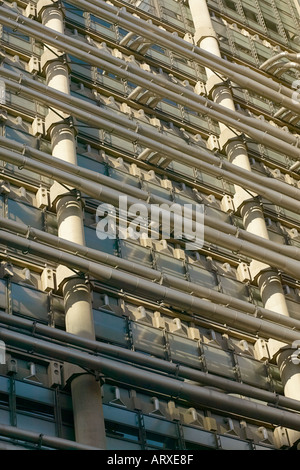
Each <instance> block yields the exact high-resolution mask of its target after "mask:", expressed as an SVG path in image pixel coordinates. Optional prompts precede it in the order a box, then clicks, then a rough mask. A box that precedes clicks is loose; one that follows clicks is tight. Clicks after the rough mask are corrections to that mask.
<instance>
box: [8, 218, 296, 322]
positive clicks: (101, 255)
mask: <svg viewBox="0 0 300 470" xmlns="http://www.w3.org/2000/svg"><path fill="white" fill-rule="evenodd" d="M0 227H1V228H2V229H4V230H9V231H12V232H14V233H18V234H19V235H24V236H26V238H28V239H32V240H35V241H38V242H41V243H43V244H46V245H49V246H50V247H52V248H56V249H59V250H62V251H67V252H70V253H76V254H77V256H80V257H83V258H84V259H88V260H90V261H94V262H96V263H103V264H104V265H107V266H112V267H114V269H120V270H122V271H126V272H129V273H131V274H135V275H137V276H141V277H144V278H146V279H148V280H151V281H153V282H157V283H159V284H162V285H166V286H167V287H173V288H176V289H178V290H179V291H184V292H187V293H193V295H195V296H196V297H200V298H204V299H207V300H209V301H210V302H215V303H217V304H221V305H227V306H228V307H230V308H235V309H238V310H241V311H242V312H247V313H249V314H252V315H255V316H257V317H259V318H263V319H265V320H269V321H272V322H275V323H277V324H278V325H283V326H287V327H290V328H293V329H295V330H300V320H297V319H295V318H291V317H287V316H285V315H281V314H279V313H277V312H273V311H272V310H269V309H265V308H263V307H259V306H257V305H254V304H251V303H249V302H246V301H244V300H240V299H238V298H236V297H233V296H229V295H227V294H224V293H221V292H218V291H216V290H214V289H210V288H208V287H204V286H201V285H199V284H198V283H193V282H189V281H184V280H182V279H178V278H177V277H176V276H171V275H167V274H163V273H162V272H161V271H158V270H156V269H153V268H148V267H146V266H143V265H140V264H138V263H134V262H130V261H128V260H126V259H123V258H120V257H118V256H115V255H110V254H108V253H105V252H102V251H100V250H95V249H92V248H87V247H83V246H81V245H78V244H75V243H73V242H70V241H68V240H65V239H62V238H59V237H56V236H55V235H52V234H49V233H47V232H44V231H42V230H38V229H35V228H32V227H30V226H27V225H25V224H23V223H18V222H15V221H12V220H9V219H5V218H3V217H0Z"/></svg>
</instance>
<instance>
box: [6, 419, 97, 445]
mask: <svg viewBox="0 0 300 470" xmlns="http://www.w3.org/2000/svg"><path fill="white" fill-rule="evenodd" d="M0 435H1V436H5V437H7V438H10V439H14V440H15V439H17V440H20V441H25V442H31V443H33V444H37V445H38V446H39V447H50V448H54V449H57V450H89V451H91V450H103V449H100V448H98V447H93V446H86V445H82V444H79V443H78V442H73V441H69V440H67V439H63V438H60V437H54V436H48V435H47V434H41V433H38V432H32V431H28V430H27V429H20V428H17V427H16V426H8V425H6V424H0Z"/></svg>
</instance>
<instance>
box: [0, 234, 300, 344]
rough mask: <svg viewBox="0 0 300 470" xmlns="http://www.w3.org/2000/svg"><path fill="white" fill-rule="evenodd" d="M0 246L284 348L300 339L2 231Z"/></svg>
mask: <svg viewBox="0 0 300 470" xmlns="http://www.w3.org/2000/svg"><path fill="white" fill-rule="evenodd" d="M0 243H2V244H4V245H6V246H8V247H13V248H16V249H20V250H25V251H26V252H27V253H28V254H32V255H34V256H38V257H41V258H43V259H47V260H48V261H52V262H54V263H57V264H63V265H65V266H67V267H69V268H71V269H72V268H74V269H77V270H79V271H80V272H84V273H85V274H86V275H88V276H91V277H92V278H95V279H97V280H99V281H101V282H103V283H104V284H106V285H113V286H114V287H116V288H121V289H123V290H125V291H128V292H131V293H134V294H135V295H136V294H138V295H141V296H142V297H144V298H146V299H150V300H155V301H156V302H157V301H159V302H161V303H164V304H166V305H168V304H169V305H172V306H173V307H176V308H178V309H182V310H184V311H186V312H188V313H190V312H192V313H196V314H197V313H200V314H201V315H202V316H204V317H208V318H209V319H210V320H212V321H216V322H221V323H222V324H224V323H225V324H226V325H228V326H231V327H233V328H236V329H237V330H242V331H245V332H250V333H255V334H257V335H261V336H262V337H267V338H273V339H278V340H279V341H282V342H284V343H287V344H290V343H293V341H295V340H297V339H298V340H299V339H300V333H299V332H296V331H293V330H291V329H289V328H286V327H283V326H282V325H277V324H275V323H271V322H268V321H266V320H263V319H261V318H257V317H252V316H250V315H248V314H245V313H242V312H239V311H237V310H234V309H230V308H228V307H225V306H222V305H216V304H213V303H211V302H209V301H206V300H202V299H200V298H198V297H195V296H192V295H190V294H187V293H185V292H182V291H178V290H177V289H173V288H169V287H166V286H162V285H160V284H155V283H153V282H151V281H149V280H145V279H142V278H140V277H137V276H134V275H132V274H129V273H125V272H122V271H117V270H115V269H113V268H109V267H107V266H104V265H100V264H97V263H95V262H92V261H89V260H86V259H82V258H80V257H78V256H76V255H72V254H70V253H66V252H63V251H61V250H57V249H54V248H51V247H49V246H45V245H42V244H40V243H37V242H34V241H30V240H27V239H23V238H21V237H19V236H18V235H14V234H12V233H9V232H4V231H3V230H1V231H0Z"/></svg>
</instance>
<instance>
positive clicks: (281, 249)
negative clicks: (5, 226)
mask: <svg viewBox="0 0 300 470" xmlns="http://www.w3.org/2000/svg"><path fill="white" fill-rule="evenodd" d="M0 144H1V145H2V146H3V147H7V148H11V149H13V150H17V151H18V152H19V153H21V154H22V155H28V156H30V157H31V158H33V159H36V160H39V161H42V162H45V163H49V164H50V165H51V168H56V169H60V170H63V171H64V172H65V173H70V174H71V175H72V174H73V175H74V176H76V177H78V178H83V179H87V180H88V181H93V182H95V183H99V184H101V185H103V186H106V187H108V188H111V189H113V190H116V191H118V193H117V196H116V197H114V193H113V192H110V194H111V199H105V198H106V193H105V194H104V195H103V197H102V196H101V198H102V199H104V200H105V201H107V202H110V201H113V202H117V198H118V197H119V196H120V195H121V194H122V195H125V194H126V195H128V196H131V197H133V198H136V199H135V200H133V201H132V203H134V202H138V201H137V199H141V200H144V201H145V202H148V203H150V204H152V203H153V204H168V205H172V203H173V202H171V201H169V200H167V199H164V198H161V197H158V196H155V195H153V194H150V193H148V192H147V191H144V190H142V189H139V188H136V187H135V186H132V185H130V184H127V183H123V182H121V181H118V180H115V179H113V178H111V177H109V176H106V175H102V174H101V173H97V172H95V171H93V170H88V169H86V168H81V167H78V166H76V165H73V164H69V163H68V162H65V161H64V160H61V159H58V158H55V157H53V156H51V155H49V154H47V153H44V152H41V151H40V150H37V149H35V148H33V147H29V146H27V145H26V144H21V143H19V142H15V141H13V140H10V139H7V138H6V137H1V136H0ZM17 164H20V165H21V166H23V163H20V160H18V161H17ZM251 175H252V174H251ZM254 175H255V174H254ZM66 178H67V182H69V180H68V176H67V175H66ZM78 181H79V179H78V180H75V181H74V180H71V182H70V184H71V185H72V184H74V185H77V184H78ZM76 187H77V186H76ZM278 189H279V188H278ZM108 191H109V190H108ZM88 194H90V193H88ZM92 194H94V193H92ZM99 194H100V193H99ZM205 225H206V226H209V227H211V228H214V229H216V230H218V231H220V232H225V233H226V234H227V235H233V236H234V237H236V238H240V239H242V240H247V241H249V242H251V243H254V244H256V245H260V246H262V247H264V248H266V249H268V250H272V251H275V252H277V253H279V254H282V255H284V256H288V257H290V258H293V259H298V260H299V261H300V248H297V247H296V246H289V245H281V244H279V243H276V242H273V241H271V240H268V239H263V238H261V237H257V235H255V234H252V233H250V232H247V231H246V230H243V229H240V228H238V227H236V226H234V225H231V224H228V223H227V222H223V221H222V220H220V219H217V218H215V217H211V216H209V215H207V214H206V215H205Z"/></svg>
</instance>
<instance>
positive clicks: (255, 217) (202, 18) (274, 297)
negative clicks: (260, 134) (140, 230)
mask: <svg viewBox="0 0 300 470" xmlns="http://www.w3.org/2000/svg"><path fill="white" fill-rule="evenodd" d="M189 6H190V11H191V15H192V18H193V21H194V26H195V36H194V40H195V42H196V44H197V46H199V47H201V48H202V49H205V50H206V51H208V52H211V53H212V54H215V55H216V56H218V57H221V53H220V49H219V44H218V39H217V35H216V33H215V31H214V28H213V24H212V21H211V18H210V14H209V10H208V7H207V3H206V0H189ZM228 66H230V64H228ZM206 73H207V78H208V80H207V85H206V87H207V90H208V92H209V93H210V94H211V96H212V98H213V100H214V101H215V102H217V103H219V104H221V105H223V106H224V107H226V108H229V109H231V110H235V106H234V101H233V98H232V94H231V91H230V89H229V88H228V85H227V83H226V82H225V81H224V82H222V80H221V79H220V77H219V76H217V75H216V74H215V73H214V72H213V70H211V69H208V68H207V69H206ZM220 129H221V136H220V144H221V147H222V148H223V149H224V150H225V151H226V153H227V156H228V159H229V160H230V161H231V162H232V163H234V164H235V165H237V166H239V167H241V168H244V169H246V170H248V171H251V166H250V163H249V158H248V152H247V148H246V145H245V144H244V143H243V141H242V140H241V139H240V138H239V137H238V135H236V134H234V132H232V131H231V130H229V129H228V128H227V127H226V126H225V125H224V124H222V123H220ZM234 202H235V207H236V208H239V210H240V214H241V216H242V218H243V223H244V226H245V229H246V230H247V231H249V232H251V233H254V234H256V235H259V236H260V237H262V238H266V239H268V238H269V235H268V230H267V227H266V223H265V219H264V215H263V211H262V209H261V206H260V204H259V201H258V200H257V195H256V194H253V195H251V194H249V193H248V192H246V191H245V190H244V189H243V188H241V187H239V186H235V197H234ZM250 269H251V274H252V277H253V278H255V279H256V280H257V284H258V286H259V288H260V292H261V296H262V300H263V303H264V306H265V308H268V309H270V310H273V311H275V312H277V313H280V314H282V315H287V316H288V315H289V312H288V308H287V304H286V300H285V296H284V292H283V289H282V284H281V280H280V277H279V276H278V274H277V273H276V272H275V270H273V269H272V268H271V267H270V266H268V265H265V264H263V263H259V262H256V261H253V262H252V263H251V266H250ZM269 346H270V350H271V353H272V354H274V356H275V357H277V362H278V364H279V367H280V371H281V378H282V381H283V384H284V386H285V395H286V396H288V397H290V398H294V399H296V400H299V399H300V388H299V382H300V374H299V372H298V370H297V368H296V367H295V365H294V364H292V363H291V360H290V354H291V351H290V350H289V352H288V351H287V350H283V349H281V348H282V347H284V346H285V345H284V344H283V343H280V342H278V341H275V340H272V338H270V340H269ZM282 351H283V352H282ZM289 435H290V439H291V442H294V441H295V440H296V439H298V438H299V433H295V432H294V431H289Z"/></svg>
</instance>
